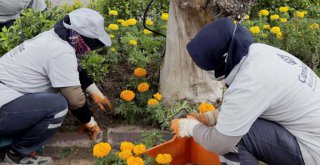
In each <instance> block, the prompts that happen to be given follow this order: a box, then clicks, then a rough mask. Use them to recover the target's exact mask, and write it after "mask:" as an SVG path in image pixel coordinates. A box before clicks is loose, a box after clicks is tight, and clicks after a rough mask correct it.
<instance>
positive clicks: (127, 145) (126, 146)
mask: <svg viewBox="0 0 320 165" xmlns="http://www.w3.org/2000/svg"><path fill="white" fill-rule="evenodd" d="M133 148H134V144H133V143H131V142H128V141H124V142H122V143H121V144H120V150H121V151H124V150H131V151H132V150H133Z"/></svg>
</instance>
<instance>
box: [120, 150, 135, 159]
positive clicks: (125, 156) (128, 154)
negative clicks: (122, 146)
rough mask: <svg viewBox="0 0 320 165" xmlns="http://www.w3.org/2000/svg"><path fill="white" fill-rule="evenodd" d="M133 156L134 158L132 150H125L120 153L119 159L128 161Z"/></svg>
mask: <svg viewBox="0 0 320 165" xmlns="http://www.w3.org/2000/svg"><path fill="white" fill-rule="evenodd" d="M131 156H132V152H131V150H123V151H121V152H119V158H121V159H124V160H126V159H128V158H130V157H131Z"/></svg>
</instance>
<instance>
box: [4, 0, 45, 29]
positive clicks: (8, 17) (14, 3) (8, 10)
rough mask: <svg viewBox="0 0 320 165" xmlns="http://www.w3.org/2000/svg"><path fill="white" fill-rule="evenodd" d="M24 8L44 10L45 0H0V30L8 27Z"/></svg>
mask: <svg viewBox="0 0 320 165" xmlns="http://www.w3.org/2000/svg"><path fill="white" fill-rule="evenodd" d="M25 8H31V9H33V10H38V11H44V10H45V9H46V8H47V5H46V3H45V0H10V1H8V0H0V31H1V30H2V27H7V28H8V27H10V26H11V25H12V24H13V23H14V21H15V20H16V19H17V18H19V17H20V14H21V13H22V11H23V10H24V9H25Z"/></svg>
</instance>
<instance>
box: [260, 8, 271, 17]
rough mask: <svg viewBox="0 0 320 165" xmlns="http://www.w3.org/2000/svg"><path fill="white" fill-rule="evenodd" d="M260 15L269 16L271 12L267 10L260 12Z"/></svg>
mask: <svg viewBox="0 0 320 165" xmlns="http://www.w3.org/2000/svg"><path fill="white" fill-rule="evenodd" d="M259 15H262V16H268V15H269V11H268V10H266V9H263V10H260V11H259Z"/></svg>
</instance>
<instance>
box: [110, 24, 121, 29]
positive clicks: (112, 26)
mask: <svg viewBox="0 0 320 165" xmlns="http://www.w3.org/2000/svg"><path fill="white" fill-rule="evenodd" d="M108 29H109V30H119V26H118V25H117V24H109V26H108Z"/></svg>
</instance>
